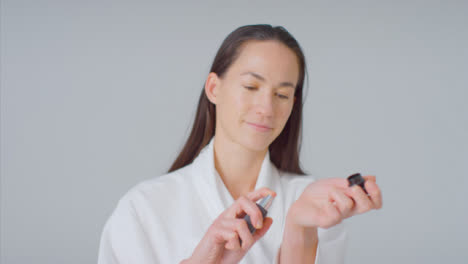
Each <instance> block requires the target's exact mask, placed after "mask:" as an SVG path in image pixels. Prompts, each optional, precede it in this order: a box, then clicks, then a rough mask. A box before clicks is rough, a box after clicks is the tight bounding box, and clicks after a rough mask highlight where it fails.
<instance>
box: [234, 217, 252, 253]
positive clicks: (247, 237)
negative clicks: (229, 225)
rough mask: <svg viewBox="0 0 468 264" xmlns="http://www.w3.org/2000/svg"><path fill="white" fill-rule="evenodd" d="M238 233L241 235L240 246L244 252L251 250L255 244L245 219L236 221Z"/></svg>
mask: <svg viewBox="0 0 468 264" xmlns="http://www.w3.org/2000/svg"><path fill="white" fill-rule="evenodd" d="M234 228H235V230H236V232H237V233H238V234H239V238H240V239H241V240H240V241H239V245H240V247H241V248H242V249H243V250H247V249H249V248H250V247H251V246H252V245H253V243H254V242H255V241H254V239H253V236H252V234H251V233H250V230H249V228H248V226H247V222H246V221H244V219H236V222H235V224H234Z"/></svg>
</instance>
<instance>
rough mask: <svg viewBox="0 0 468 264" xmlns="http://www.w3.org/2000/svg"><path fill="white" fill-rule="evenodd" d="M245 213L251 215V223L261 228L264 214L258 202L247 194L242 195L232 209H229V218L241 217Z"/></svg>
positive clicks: (227, 215)
mask: <svg viewBox="0 0 468 264" xmlns="http://www.w3.org/2000/svg"><path fill="white" fill-rule="evenodd" d="M245 214H248V215H249V216H250V220H251V224H252V225H253V226H254V227H255V228H261V226H262V225H263V215H262V212H261V211H260V209H259V208H258V206H257V204H256V203H254V202H253V201H252V200H249V199H248V198H247V197H245V196H241V197H240V198H239V199H237V200H236V202H235V203H234V205H233V208H232V210H230V209H228V212H227V214H226V217H227V218H239V217H243V216H244V215H245Z"/></svg>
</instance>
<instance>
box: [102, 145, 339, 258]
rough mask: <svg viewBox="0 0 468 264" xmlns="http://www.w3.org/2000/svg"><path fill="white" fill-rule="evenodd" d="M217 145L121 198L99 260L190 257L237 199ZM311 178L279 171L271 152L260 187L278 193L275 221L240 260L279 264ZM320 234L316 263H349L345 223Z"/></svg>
mask: <svg viewBox="0 0 468 264" xmlns="http://www.w3.org/2000/svg"><path fill="white" fill-rule="evenodd" d="M213 144H214V138H212V139H211V141H210V143H209V144H208V145H207V146H205V148H203V149H202V151H201V152H200V154H199V155H198V156H197V157H196V158H195V160H194V161H193V162H192V163H191V164H189V165H187V166H185V167H183V168H181V169H179V170H176V171H173V172H171V173H168V174H165V175H163V176H160V177H155V178H152V179H149V180H145V181H142V182H140V183H139V184H137V185H136V186H134V187H133V188H131V189H130V190H129V191H128V192H127V193H126V194H125V195H124V196H123V197H122V198H121V199H120V200H119V202H118V204H117V206H116V208H115V209H114V211H113V212H112V214H111V216H110V217H109V219H108V220H107V222H106V223H105V225H104V228H103V232H102V235H101V241H100V248H99V256H98V264H117V263H119V264H155V263H179V262H180V261H181V260H183V259H185V258H188V257H190V256H191V254H192V252H193V250H194V249H195V247H196V246H197V245H198V243H199V242H200V240H201V239H202V237H203V235H204V234H205V233H206V231H207V229H208V227H209V226H210V225H211V224H212V223H213V221H214V220H215V219H216V218H217V217H218V216H219V215H220V214H221V213H222V212H223V211H224V210H226V209H227V208H228V207H230V206H231V205H232V203H233V202H234V200H233V198H232V196H231V194H230V193H229V191H228V190H227V188H226V186H225V185H224V183H223V181H222V179H221V178H220V176H219V174H218V172H217V171H216V169H215V166H214V152H213ZM312 181H314V178H312V177H311V176H301V175H295V174H291V173H284V172H282V171H279V170H278V169H277V168H276V167H275V166H274V164H273V163H272V162H271V161H270V154H269V152H267V154H266V155H265V158H264V160H263V163H262V167H261V170H260V174H259V176H258V178H257V182H256V186H255V189H258V188H260V187H268V188H270V189H272V190H274V191H275V192H276V193H277V196H276V197H275V199H274V200H273V203H272V205H271V207H270V209H269V210H268V215H267V216H269V217H271V218H273V224H272V226H271V227H270V229H269V230H268V231H267V233H266V234H265V235H264V236H263V237H262V238H260V240H258V241H257V242H256V243H255V244H254V245H253V246H252V247H251V248H250V250H249V251H248V252H247V254H246V255H245V256H244V258H243V259H242V260H241V261H240V263H278V250H279V248H280V245H281V241H282V237H283V231H284V224H285V217H286V215H287V212H288V209H289V207H290V206H291V204H292V203H293V202H294V201H295V200H297V198H298V197H299V195H300V194H301V193H302V191H303V190H304V188H305V187H306V186H307V184H309V183H310V182H312ZM318 236H319V246H318V251H317V258H316V262H315V263H320V264H335V263H344V253H345V247H344V246H345V240H346V231H345V228H344V225H343V224H339V225H336V226H334V227H332V228H329V229H321V228H319V229H318Z"/></svg>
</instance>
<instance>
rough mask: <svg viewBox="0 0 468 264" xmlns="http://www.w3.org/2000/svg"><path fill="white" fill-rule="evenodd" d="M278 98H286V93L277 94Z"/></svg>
mask: <svg viewBox="0 0 468 264" xmlns="http://www.w3.org/2000/svg"><path fill="white" fill-rule="evenodd" d="M277 95H278V97H279V98H281V99H288V98H289V97H287V96H286V95H282V94H277Z"/></svg>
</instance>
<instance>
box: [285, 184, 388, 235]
mask: <svg viewBox="0 0 468 264" xmlns="http://www.w3.org/2000/svg"><path fill="white" fill-rule="evenodd" d="M363 178H364V179H365V184H364V187H365V188H366V190H367V192H368V193H369V195H367V194H366V193H365V192H364V190H363V189H362V188H361V187H360V186H358V185H354V186H352V187H349V183H348V180H347V179H343V178H331V179H322V180H318V181H315V182H313V183H310V184H309V185H308V186H307V187H306V188H305V189H304V192H303V193H302V194H301V196H300V197H299V198H298V199H297V201H296V202H294V204H293V205H292V206H291V208H290V211H289V212H288V218H289V220H290V221H292V222H293V223H294V225H296V226H299V227H304V228H305V227H315V228H316V227H321V228H330V227H332V226H334V225H337V224H339V223H341V221H342V220H344V219H346V218H348V217H351V216H353V215H357V214H362V213H365V212H368V211H370V210H373V209H380V208H381V207H382V194H381V191H380V188H379V186H378V185H377V183H376V178H375V176H364V177H363Z"/></svg>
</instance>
